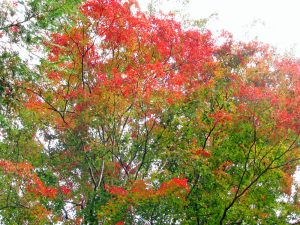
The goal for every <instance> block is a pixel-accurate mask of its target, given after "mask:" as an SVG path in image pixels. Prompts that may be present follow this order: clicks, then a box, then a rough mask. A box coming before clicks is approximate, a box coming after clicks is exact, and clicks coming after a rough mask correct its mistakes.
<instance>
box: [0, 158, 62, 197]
mask: <svg viewBox="0 0 300 225" xmlns="http://www.w3.org/2000/svg"><path fill="white" fill-rule="evenodd" d="M0 167H1V168H3V170H4V172H5V173H12V174H16V175H18V176H20V177H21V178H22V179H23V180H24V181H25V182H26V185H27V190H28V191H29V192H32V193H35V194H37V195H42V196H45V197H48V198H55V197H56V195H57V189H56V188H52V187H47V186H45V184H44V183H43V182H42V181H41V179H40V178H39V177H38V176H37V174H35V173H33V171H32V170H33V169H34V167H33V166H32V165H31V164H29V163H26V162H21V163H13V162H10V161H3V160H2V161H0Z"/></svg>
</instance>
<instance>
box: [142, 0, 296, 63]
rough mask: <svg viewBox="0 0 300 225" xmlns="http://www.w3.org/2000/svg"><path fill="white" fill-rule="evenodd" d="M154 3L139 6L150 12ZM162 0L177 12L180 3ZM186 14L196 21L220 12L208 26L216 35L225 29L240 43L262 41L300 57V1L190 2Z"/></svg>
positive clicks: (225, 0) (165, 9)
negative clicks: (148, 5) (241, 41)
mask: <svg viewBox="0 0 300 225" xmlns="http://www.w3.org/2000/svg"><path fill="white" fill-rule="evenodd" d="M150 1H151V0H139V4H140V6H141V8H142V9H143V10H146V6H147V4H148V3H149V2H150ZM161 1H162V2H163V3H164V4H161V5H162V8H163V10H164V11H168V10H174V9H176V3H175V2H176V0H169V1H166V0H161ZM180 7H181V9H182V5H181V6H180ZM180 7H179V8H180ZM185 12H186V13H187V14H189V15H190V17H191V18H193V19H201V18H208V17H209V16H210V15H211V14H213V13H217V16H215V17H213V18H212V19H210V21H209V23H208V24H207V28H209V29H210V30H211V31H212V32H213V33H215V34H217V33H218V32H219V31H221V30H222V29H223V30H227V31H229V32H231V33H233V35H234V37H235V39H237V40H245V41H247V40H252V39H254V38H258V40H260V41H263V42H266V43H268V44H270V45H272V46H274V47H276V48H277V49H278V51H279V52H281V53H285V52H288V53H290V54H294V55H295V56H297V57H300V0H190V3H189V4H188V5H187V6H186V9H185Z"/></svg>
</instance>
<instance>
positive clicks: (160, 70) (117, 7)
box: [0, 0, 300, 225]
mask: <svg viewBox="0 0 300 225" xmlns="http://www.w3.org/2000/svg"><path fill="white" fill-rule="evenodd" d="M60 28H61V29H57V30H55V29H54V31H52V32H48V33H47V35H46V36H45V39H44V40H43V42H42V43H43V45H44V49H45V50H46V57H45V58H44V59H43V60H42V61H41V63H40V65H38V66H36V67H35V68H34V69H32V70H31V71H32V72H33V71H34V73H35V74H36V75H37V76H35V77H34V79H27V80H26V79H19V80H18V82H14V83H13V85H14V86H15V87H17V89H18V90H19V93H18V96H19V97H18V102H19V104H18V107H16V108H15V111H14V112H15V113H14V114H13V115H14V117H13V118H12V119H11V120H12V121H13V122H14V123H15V125H14V129H2V135H3V140H2V142H1V148H2V149H5V151H4V152H5V154H2V155H1V157H2V159H1V161H0V168H1V178H2V179H1V186H0V187H1V193H2V195H1V196H3V197H2V199H1V201H0V203H1V204H2V206H1V208H0V214H1V218H3V219H2V220H3V221H4V222H5V223H6V224H13V223H14V222H15V221H17V223H32V222H34V223H38V224H55V223H57V222H62V223H63V224H75V223H77V224H118V225H120V224H256V223H259V224H269V223H276V224H286V223H289V222H290V221H292V220H293V219H299V207H298V205H299V199H298V195H299V193H298V192H297V191H296V192H292V185H295V184H293V178H292V176H293V174H294V172H295V170H296V167H297V163H298V161H299V139H298V137H299V134H300V124H299V121H300V118H299V117H300V116H299V113H298V112H299V111H300V109H299V106H300V98H299V96H300V95H299V94H300V70H299V68H300V67H299V61H298V60H297V59H291V58H285V57H281V56H276V55H275V54H274V51H273V50H272V49H271V48H269V47H268V46H267V45H264V44H262V43H258V42H250V43H237V42H234V40H233V39H232V37H231V36H230V34H226V33H224V34H223V35H222V37H219V38H218V40H220V41H219V42H220V43H222V44H219V45H218V44H216V41H215V40H214V39H213V38H212V37H211V33H210V32H209V31H208V30H205V31H202V32H200V31H199V30H198V29H196V28H189V29H185V28H182V26H181V24H180V22H177V21H175V20H174V19H173V18H172V17H170V16H165V15H160V16H157V15H156V16H154V15H149V16H146V15H145V14H144V13H143V12H141V11H140V10H139V8H138V4H137V3H136V2H135V1H126V2H123V1H120V0H88V1H86V2H84V3H82V4H81V5H80V7H79V9H78V13H77V14H75V15H72V16H67V17H66V20H65V21H64V23H62V24H61V26H60ZM221 40H223V42H221ZM41 49H43V48H41ZM41 51H42V50H41ZM3 64H4V65H6V63H3ZM29 71H30V70H29ZM31 71H30V72H28V73H32V72H31ZM10 148H11V149H12V151H8V150H9V149H10Z"/></svg>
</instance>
